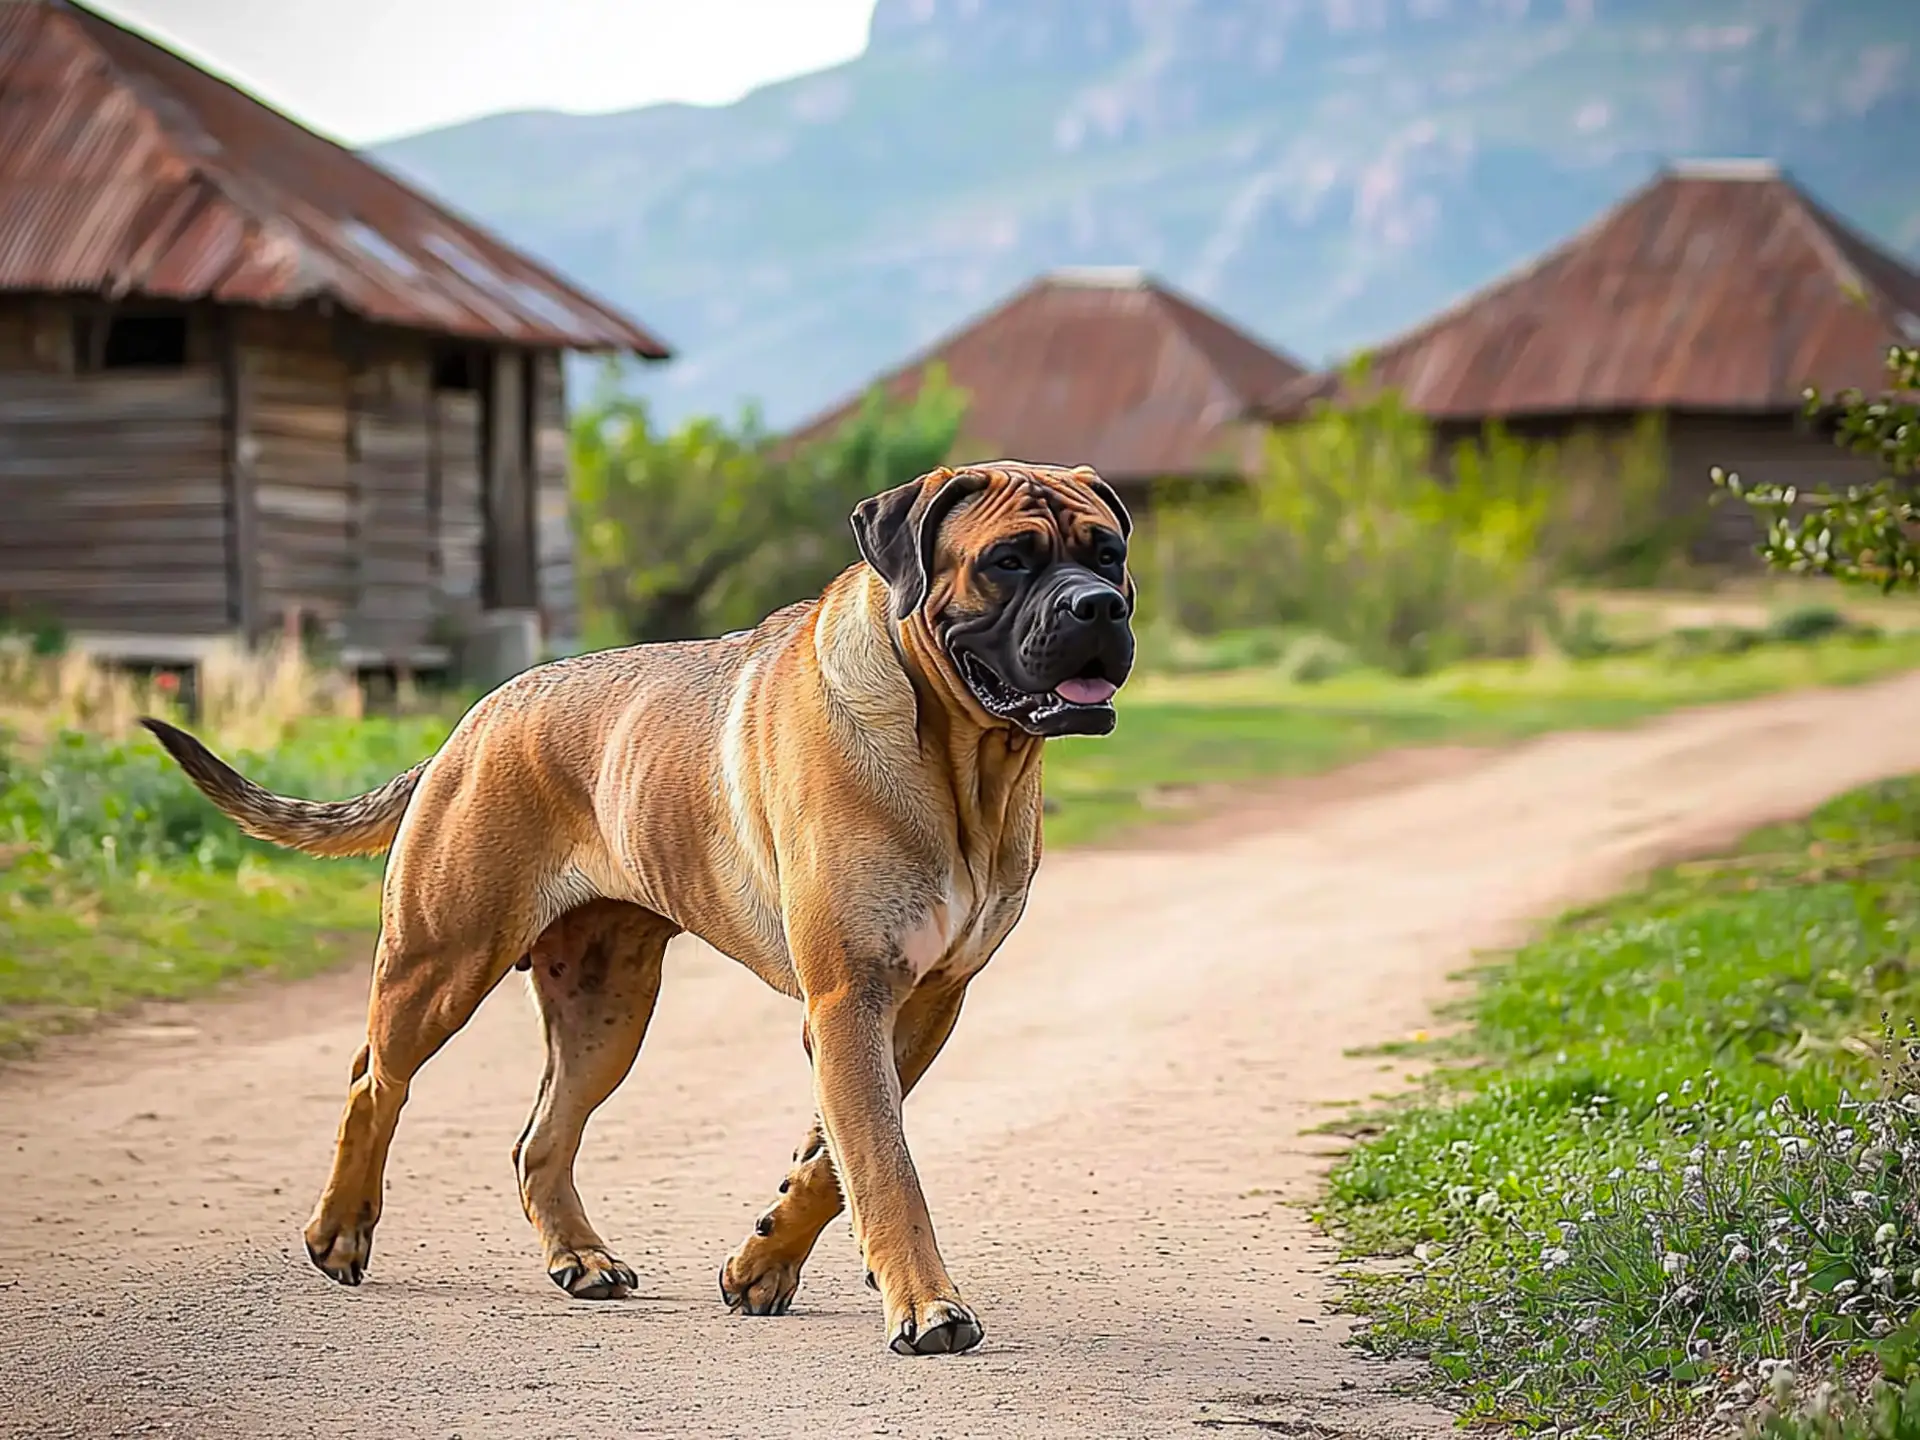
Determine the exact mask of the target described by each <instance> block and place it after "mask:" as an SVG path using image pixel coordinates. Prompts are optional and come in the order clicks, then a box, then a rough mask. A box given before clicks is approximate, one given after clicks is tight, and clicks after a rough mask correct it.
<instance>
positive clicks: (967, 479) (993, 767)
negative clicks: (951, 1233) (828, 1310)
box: [144, 461, 1135, 1355]
mask: <svg viewBox="0 0 1920 1440" xmlns="http://www.w3.org/2000/svg"><path fill="white" fill-rule="evenodd" d="M852 525H853V531H854V537H855V540H856V541H857V543H858V547H859V553H860V556H861V559H860V561H859V562H858V563H856V564H854V565H853V566H852V567H850V568H849V569H847V570H846V571H844V572H843V573H842V574H841V575H840V576H839V577H838V578H836V579H835V580H834V581H833V582H832V583H831V584H830V585H829V586H828V587H827V588H826V590H825V591H824V592H823V593H822V594H821V595H820V597H819V598H818V599H815V600H812V601H808V602H804V603H801V604H797V605H792V606H789V607H787V608H785V609H782V610H779V611H777V612H775V613H774V614H773V615H770V616H769V617H768V618H767V619H766V620H765V621H763V622H762V623H761V624H760V625H758V626H757V627H755V628H754V629H752V630H750V631H745V632H740V633H737V634H735V635H731V636H726V637H722V638H720V639H717V640H696V641H686V642H675V643H666V644H648V645H635V646H630V647H627V648H623V649H614V650H606V651H601V652H598V653H593V654H587V655H581V656H576V657H573V658H569V659H562V660H556V661H552V662H549V663H547V664H543V665H539V666H536V667H534V668H533V669H530V670H528V671H526V672H524V673H522V674H520V675H518V676H516V677H515V678H513V679H511V680H509V681H507V682H506V683H504V684H503V685H501V686H500V687H498V688H497V689H495V690H493V691H492V692H491V693H489V694H488V695H487V696H486V697H485V698H483V699H482V700H480V701H479V702H478V703H477V704H476V705H474V707H473V708H472V709H471V710H470V711H468V712H467V714H466V715H465V717H464V718H463V719H462V720H461V721H460V723H459V724H458V726H457V727H455V729H454V731H453V733H452V734H451V735H450V736H449V737H448V739H447V741H446V742H445V744H444V745H442V746H441V747H440V749H439V750H438V751H437V752H436V753H435V754H434V755H432V756H431V757H430V758H428V759H427V760H424V761H422V762H421V763H420V764H418V765H416V766H414V767H413V768H412V769H410V770H408V771H406V772H405V773H403V774H401V775H398V776H396V777H395V778H394V779H392V780H390V781H389V782H387V783H386V784H385V785H383V786H381V787H380V788H378V789H376V790H373V791H371V792H369V793H368V794H365V795H362V796H360V797H358V798H356V799H352V800H344V801H332V802H315V801H309V800H298V799H291V798H288V797H285V796H280V795H275V794H272V793H270V792H268V791H266V790H264V789H262V788H260V787H259V786H257V785H255V784H254V783H253V782H251V781H249V780H247V779H246V778H245V777H243V776H242V775H240V774H239V773H238V772H237V771H235V770H233V769H232V768H231V767H230V766H228V765H227V764H225V763H224V762H223V761H221V760H220V759H218V758H217V757H216V756H214V755H213V754H212V753H211V752H210V751H209V750H207V749H206V748H205V747H204V746H203V745H201V744H200V742H199V741H197V740H195V739H194V738H193V737H192V736H190V735H188V734H186V733H185V732H183V731H181V730H178V729H175V728H174V727H172V726H169V725H167V724H164V723H163V722H160V721H158V720H154V719H151V718H148V719H146V720H145V721H144V723H145V724H146V725H147V727H148V728H149V729H150V730H151V731H152V732H153V733H154V734H155V735H156V736H157V737H158V739H159V740H160V742H161V743H162V744H163V745H164V746H165V747H166V749H167V751H168V752H169V753H170V754H171V755H172V756H173V758H174V759H175V760H176V761H177V762H179V764H180V765H181V767H182V768H183V769H184V770H185V772H186V774H187V775H188V776H189V777H190V778H191V779H192V781H193V783H194V784H195V785H196V786H198V788H199V789H200V790H201V791H202V792H203V793H204V794H205V795H206V796H207V797H208V798H209V799H210V800H211V801H212V802H213V803H214V804H215V805H217V806H218V807H219V808H220V809H221V810H222V811H223V812H225V813H226V814H227V815H228V816H229V817H230V818H231V819H232V820H233V821H234V822H235V823H236V824H237V825H238V826H239V827H240V828H241V829H242V830H243V831H245V832H246V833H247V834H249V835H253V836H256V837H258V838H260V839H263V840H268V841H272V842H274V843H275V844H278V845H282V846H287V847H290V848H292V849H296V850H301V851H304V852H306V853H308V854H312V855H322V856H342V855H372V854H378V853H381V852H382V851H385V852H386V854H387V863H386V878H385V884H384V886H383V891H382V896H381V910H380V934H379V939H378V942H377V945H376V949H375V954H374V962H373V978H372V993H371V997H370V1001H369V1005H368V1026H367V1040H366V1044H365V1045H363V1046H362V1047H361V1049H360V1051H359V1053H358V1055H357V1056H356V1057H355V1059H354V1062H353V1066H352V1074H351V1084H350V1086H349V1088H348V1092H347V1101H346V1108H345V1112H344V1114H343V1116H342V1118H341V1121H340V1128H339V1133H338V1137H337V1143H336V1146H335V1150H334V1156H333V1166H332V1171H331V1174H330V1176H329V1178H328V1180H327V1182H326V1186H325V1189H324V1190H323V1191H322V1193H321V1195H320V1198H319V1201H318V1202H317V1204H316V1205H315V1207H314V1210H313V1214H312V1218H311V1219H310V1220H309V1221H308V1222H307V1225H306V1228H305V1240H306V1247H307V1253H308V1254H309V1255H310V1256H311V1257H312V1259H313V1263H314V1264H315V1265H316V1266H318V1267H319V1268H320V1269H321V1270H322V1271H324V1272H325V1273H326V1274H327V1275H329V1276H330V1277H332V1278H333V1279H334V1280H337V1281H339V1282H341V1283H342V1284H346V1285H357V1284H359V1283H360V1280H361V1278H362V1276H363V1274H364V1273H365V1270H366V1267H367V1264H368V1260H369V1257H370V1255H371V1253H372V1248H373V1232H374V1227H375V1225H376V1224H377V1223H378V1222H379V1219H380V1209H381V1194H382V1176H383V1173H384V1169H385V1165H386V1158H387V1150H388V1146H389V1144H390V1142H391V1141H392V1139H393V1134H394V1129H395V1126H396V1124H397V1123H398V1121H399V1118H400V1111H401V1107H402V1106H403V1105H404V1104H405V1103H406V1099H407V1091H408V1087H409V1085H410V1084H411V1083H412V1080H413V1077H414V1075H415V1074H416V1073H417V1072H418V1071H419V1069H420V1067H421V1066H422V1065H423V1064H425V1063H426V1061H427V1060H428V1059H429V1058H430V1057H431V1056H432V1055H433V1054H434V1053H435V1052H436V1051H437V1050H439V1048H440V1047H441V1046H442V1045H443V1044H445V1043H446V1042H447V1040H448V1039H450V1038H451V1037H452V1036H453V1034H454V1033H455V1032H456V1031H457V1030H459V1029H460V1027H461V1026H463V1025H465V1024H466V1023H467V1021H468V1020H469V1019H470V1018H471V1017H472V1016H473V1014H474V1011H475V1010H476V1008H477V1007H478V1006H479V1004H480V1002H481V1001H482V1000H483V999H484V998H485V997H486V996H487V994H488V993H489V992H490V991H492V990H493V988H494V987H495V986H496V985H498V984H499V982H500V981H501V979H502V978H503V977H504V976H505V975H506V974H507V972H508V971H509V970H511V969H514V968H515V967H516V966H519V967H522V968H525V969H527V970H528V972H529V975H530V977H531V987H532V990H533V994H534V997H535V1000H536V1002H537V1006H538V1009H539V1013H540V1016H541V1021H542V1025H543V1028H544V1030H545V1036H546V1049H547V1061H546V1070H545V1073H544V1075H543V1077H542V1079H541V1082H540V1088H539V1092H538V1095H537V1097H536V1099H535V1101H534V1106H533V1113H532V1116H531V1117H530V1118H529V1120H528V1122H527V1125H526V1128H525V1130H524V1131H523V1133H522V1134H521V1136H520V1139H519V1142H518V1143H517V1144H516V1145H515V1147H514V1150H513V1162H514V1168H515V1171H516V1173H517V1176H518V1179H519V1187H520V1197H521V1202H522V1205H523V1207H524V1209H525V1211H526V1214H527V1218H528V1219H529V1220H530V1221H531V1222H532V1224H533V1227H534V1229H535V1231H536V1233H537V1234H538V1236H539V1239H540V1243H541V1246H542V1249H543V1251H544V1255H545V1262H546V1267H547V1273H548V1275H549V1276H550V1277H551V1278H552V1279H553V1281H554V1283H555V1284H557V1285H558V1286H560V1288H561V1289H563V1290H565V1291H566V1292H567V1293H568V1294H569V1295H572V1296H575V1297H578V1298H580V1299H586V1300H594V1299H617V1298H620V1297H622V1296H625V1295H627V1294H628V1293H630V1292H631V1291H632V1290H633V1289H634V1288H635V1286H636V1284H637V1281H636V1279H635V1276H634V1272H633V1271H632V1269H631V1268H629V1267H628V1266H627V1265H626V1264H624V1263H623V1262H622V1261H621V1260H619V1259H618V1258H616V1256H615V1255H614V1253H613V1251H612V1250H611V1249H610V1248H609V1247H608V1245H607V1243H606V1242H605V1241H604V1240H602V1239H601V1238H600V1235H599V1232H598V1231H596V1230H595V1229H594V1227H593V1225H592V1223H591V1222H590V1221H589V1220H588V1218H587V1215H586V1211H585V1209H584V1208H583V1206H582V1204H581V1201H580V1196H579V1193H578V1191H577V1190H576V1189H575V1187H574V1178H573V1165H574V1157H575V1155H576V1153H577V1152H578V1150H579V1147H580V1142H581V1136H582V1133H583V1131H584V1129H585V1126H586V1123H587V1119H588V1117H589V1116H590V1115H591V1114H592V1113H593V1111H594V1109H595V1108H596V1107H597V1106H599V1105H600V1104H601V1102H603V1101H604V1100H605V1099H606V1098H607V1097H608V1096H609V1095H611V1094H612V1093H613V1091H614V1089H615V1088H616V1087H617V1086H618V1085H619V1084H620V1082H621V1081H622V1080H623V1079H624V1078H625V1077H626V1075H627V1073H628V1071H629V1070H630V1069H631V1067H632V1065H633V1062H634V1059H635V1058H636V1056H637V1055H638V1054H639V1050H640V1045H641V1041H642V1039H643V1038H644V1037H645V1034H646V1029H647V1022H648V1020H649V1019H650V1017H651V1015H652V1012H653V1006H654V1001H655V998H656V996H657V994H658V991H659V984H660V968H661V957H662V954H663V952H664V951H665V949H666V947H667V942H668V941H669V940H671V939H672V938H673V937H674V936H675V935H678V934H680V933H681V932H683V931H684V932H687V933H690V934H693V935H695V936H698V937H699V938H700V939H702V940H704V941H706V942H707V943H708V944H710V945H712V946H713V947H714V948H715V949H716V950H719V951H720V952H722V953H723V954H726V955H729V956H731V957H733V958H734V959H736V960H738V961H739V962H740V963H742V964H743V965H745V966H746V967H747V968H748V969H750V970H752V971H753V972H754V973H755V974H756V975H758V976H759V977H760V978H761V979H762V980H764V981H765V982H766V983H767V984H768V985H771V986H772V987H773V988H774V989H775V990H778V991H780V992H781V993H782V994H784V995H788V996H791V997H793V998H794V999H797V1000H800V1001H802V1002H803V1003H804V1005H805V1019H804V1022H803V1024H802V1027H801V1039H802V1043H803V1045H804V1046H805V1049H806V1054H807V1057H808V1060H809V1063H810V1065H811V1067H812V1072H813V1081H814V1098H815V1103H816V1112H815V1114H816V1118H815V1120H814V1122H813V1125H812V1127H811V1129H810V1130H809V1132H808V1134H807V1136H806V1138H805V1139H804V1140H803V1141H802V1143H801V1145H800V1146H799V1148H798V1149H797V1150H796V1151H795V1152H794V1156H793V1164H792V1168H791V1169H790V1170H789V1171H788V1173H787V1177H786V1179H785V1180H784V1181H783V1182H782V1183H781V1185H780V1187H779V1193H778V1195H777V1197H776V1198H775V1199H774V1201H773V1203H772V1205H771V1206H770V1207H769V1208H768V1209H767V1210H766V1211H765V1212H764V1213H763V1214H762V1215H761V1216H760V1218H759V1220H758V1222H757V1223H756V1224H755V1226H754V1228H753V1233H752V1234H751V1235H749V1236H748V1237H747V1238H746V1240H745V1241H744V1242H743V1243H742V1244H741V1245H740V1246H739V1247H738V1248H737V1249H735V1250H734V1252H733V1253H732V1254H731V1255H730V1256H729V1257H728V1258H727V1260H726V1261H725V1262H724V1263H723V1264H722V1265H721V1267H720V1276H719V1283H720V1293H721V1297H722V1298H723V1299H724V1300H725V1302H726V1303H727V1305H728V1306H730V1307H731V1308H732V1309H733V1310H735V1311H736V1312H744V1313H746V1314H751V1315H780V1314H784V1313H786V1311H787V1309H788V1307H789V1306H790V1305H791V1304H792V1303H793V1298H794V1294H795V1292H796V1290H797V1289H798V1287H799V1283H800V1271H801V1267H802V1266H803V1265H804V1264H805V1263H806V1260H807V1257H808V1255H809V1253H810V1252H811V1251H812V1249H813V1246H814V1242H815V1241H816V1240H817V1239H818V1237H819V1235H820V1233H821V1231H822V1230H824V1229H825V1228H826V1226H827V1224H828V1223H829V1222H830V1221H831V1220H832V1219H833V1218H834V1217H835V1216H836V1215H837V1214H839V1212H840V1209H841V1206H842V1205H843V1203H844V1204H845V1205H846V1206H847V1207H848V1208H849V1210H850V1212H851V1220H852V1224H853V1230H854V1235H855V1238H856V1240H857V1242H858V1244H859V1245H860V1248H861V1253H862V1255H863V1257H864V1259H865V1261H866V1267H867V1283H868V1284H869V1285H870V1286H871V1287H872V1288H874V1289H876V1290H877V1291H878V1292H879V1293H880V1296H881V1298H882V1299H883V1301H884V1302H885V1307H886V1332H885V1333H886V1337H887V1343H888V1345H889V1347H890V1348H891V1349H892V1350H894V1351H895V1352H897V1353H899V1354H902V1355H928V1354H938V1353H949V1352H959V1351H964V1350H969V1349H972V1348H973V1347H974V1346H976V1345H978V1344H979V1343H980V1341H981V1338H982V1335H983V1330H982V1326H981V1324H980V1321H979V1319H978V1317H977V1316H976V1315H975V1313H974V1312H973V1310H972V1309H971V1308H970V1307H969V1306H968V1305H967V1303H966V1301H965V1300H964V1299H963V1298H962V1296H961V1293H960V1291H959V1289H958V1288H957V1287H956V1286H955V1284H954V1282H953V1279H952V1277H951V1276H950V1275H949V1274H948V1273H947V1268H946V1265H945V1263H944V1262H943V1261H942V1259H941V1257H940V1251H939V1249H938V1247H937V1245H936V1243H935V1240H934V1231H933V1223H932V1220H931V1219H930V1217H929V1215H928V1211H927V1203H926V1200H925V1197H924V1196H923V1194H922V1192H921V1188H920V1183H919V1180H918V1178H917V1176H916V1175H915V1172H914V1167H913V1160H912V1157H911V1156H910V1155H909V1153H908V1150H907V1143H906V1138H905V1135H904V1132H903V1130H902V1124H901V1102H902V1100H903V1099H904V1097H905V1096H906V1094H907V1092H909V1091H910V1090H912V1088H913V1087H914V1085H915V1084H916V1083H918V1082H919V1080H920V1078H921V1076H923V1075H924V1074H925V1073H926V1071H927V1067H928V1066H929V1065H931V1064H932V1063H933V1060H934V1057H935V1056H937V1055H938V1054H939V1053H940V1049H941V1047H942V1045H944V1044H945V1042H946V1039H947V1037H948V1035H949V1034H951V1033H952V1031H953V1028H954V1022H955V1020H956V1019H957V1018H958V1016H959V1014H960V1006H961V1001H962V999H963V997H964V996H965V994H966V990H967V986H968V984H969V983H970V982H971V981H972V980H973V978H974V976H975V975H977V974H978V973H979V971H980V969H981V967H982V966H984V965H985V964H986V963H987V961H988V960H989V959H990V958H991V957H992V955H993V954H994V952H995V951H996V950H997V949H998V948H999V946H1000V945H1001V943H1002V942H1003V941H1004V940H1005V939H1006V938H1007V936H1008V934H1009V933H1010V932H1011V931H1012V930H1013V928H1014V925H1015V924H1016V923H1017V922H1018V920H1019V919H1020V916H1021V913H1022V911H1023V910H1024V908H1025V906H1026V900H1027V894H1028V890H1029V887H1030V886H1031V884H1032V881H1033V877H1034V873H1035V870H1036V869H1037V867H1038V865H1039V862H1040V853H1041V833H1040V832H1041V789H1040V778H1041V763H1040V760H1041V751H1042V748H1043V746H1044V744H1045V742H1046V741H1047V740H1049V739H1052V738H1055V737H1058V736H1066V735H1105V734H1108V733H1110V732H1111V731H1112V729H1113V727H1114V724H1115V710H1114V705H1113V700H1114V696H1115V693H1116V692H1117V691H1118V689H1119V687H1120V686H1121V685H1122V684H1124V683H1125V681H1126V680H1127V678H1128V675H1129V673H1130V672H1131V670H1132V668H1133V661H1134V638H1133V631H1132V616H1133V613H1134V606H1135V587H1134V581H1133V577H1132V575H1131V573H1130V570H1129V568H1128V562H1127V546H1128V542H1129V537H1130V535H1131V532H1132V529H1133V522H1132V520H1131V519H1130V517H1129V516H1128V514H1127V510H1126V507H1125V506H1124V505H1123V504H1122V503H1121V500H1120V497H1119V496H1118V495H1117V494H1116V493H1115V492H1114V490H1113V488H1112V487H1111V486H1110V485H1108V484H1107V483H1106V482H1105V481H1104V480H1102V479H1101V478H1100V476H1099V475H1098V474H1097V473H1096V472H1095V471H1094V470H1092V469H1090V468H1087V467H1078V468H1073V469H1067V468H1060V467H1053V466H1041V465H1030V464H1024V463H1019V462H1014V461H1000V462H994V463H991V464H981V465H967V466H962V467H958V468H945V467H943V468H941V469H937V470H934V471H933V472H931V473H930V474H927V475H924V476H922V477H921V478H920V479H918V480H915V481H912V482H910V483H908V484H905V485H901V486H898V487H896V488H894V489H890V490H887V491H885V492H884V493H882V494H879V495H876V496H873V497H870V498H869V499H866V500H863V501H862V502H861V503H860V504H859V505H858V506H857V507H856V508H855V510H854V512H853V516H852Z"/></svg>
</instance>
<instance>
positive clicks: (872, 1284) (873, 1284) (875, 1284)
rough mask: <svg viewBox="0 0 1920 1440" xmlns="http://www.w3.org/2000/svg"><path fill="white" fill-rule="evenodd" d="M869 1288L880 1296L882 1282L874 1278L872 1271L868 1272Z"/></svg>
mask: <svg viewBox="0 0 1920 1440" xmlns="http://www.w3.org/2000/svg"><path fill="white" fill-rule="evenodd" d="M867 1288H868V1289H869V1290H871V1291H873V1292H874V1293H876V1294H878V1293H879V1290H880V1282H879V1281H878V1280H876V1279H874V1278H873V1271H871V1270H869V1271H867Z"/></svg>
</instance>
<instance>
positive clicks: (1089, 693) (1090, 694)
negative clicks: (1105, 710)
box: [1053, 680, 1120, 705]
mask: <svg viewBox="0 0 1920 1440" xmlns="http://www.w3.org/2000/svg"><path fill="white" fill-rule="evenodd" d="M1119 688H1120V687H1119V686H1118V685H1115V684H1114V683H1113V682H1112V681H1111V680H1062V681H1061V682H1060V683H1059V684H1058V685H1057V686H1055V687H1054V691H1053V693H1054V694H1056V695H1058V696H1059V697H1060V698H1061V699H1062V700H1071V701H1072V702H1073V703H1074V704H1075V705H1098V704H1099V703H1100V702H1101V701H1103V700H1111V699H1112V698H1113V692H1114V691H1115V690H1118V689H1119Z"/></svg>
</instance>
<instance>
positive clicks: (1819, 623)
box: [1767, 605, 1853, 645]
mask: <svg viewBox="0 0 1920 1440" xmlns="http://www.w3.org/2000/svg"><path fill="white" fill-rule="evenodd" d="M1852 628H1853V627H1852V625H1851V624H1850V622H1849V621H1848V620H1847V617H1846V616H1845V615H1843V614H1841V613H1840V612H1839V611H1838V610H1836V609H1835V608H1834V607H1833V606H1831V605H1797V606H1795V607H1794V608H1793V609H1791V610H1788V611H1786V612H1785V613H1783V614H1781V615H1778V616H1775V617H1774V620H1773V623H1772V624H1770V625H1769V626H1767V638H1768V639H1770V640H1780V641H1784V642H1786V643H1788V644H1794V645H1804V644H1807V643H1809V642H1811V641H1814V640H1824V639H1825V638H1826V637H1827V636H1829V635H1838V634H1842V633H1844V632H1846V631H1848V630H1850V629H1852Z"/></svg>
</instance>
